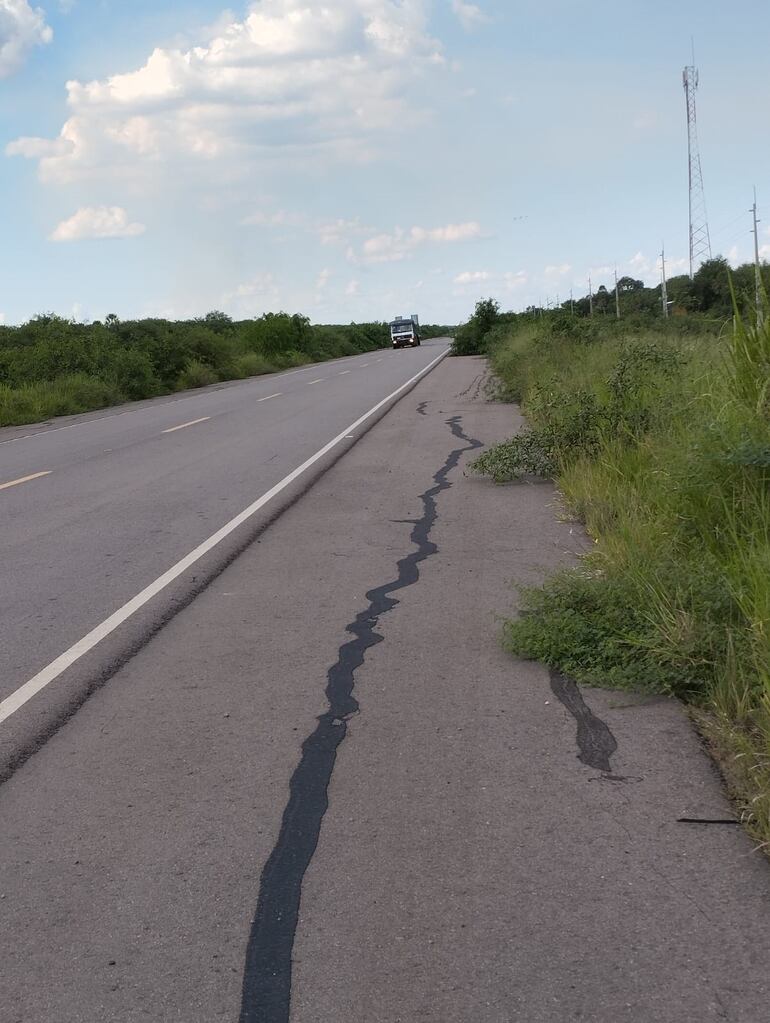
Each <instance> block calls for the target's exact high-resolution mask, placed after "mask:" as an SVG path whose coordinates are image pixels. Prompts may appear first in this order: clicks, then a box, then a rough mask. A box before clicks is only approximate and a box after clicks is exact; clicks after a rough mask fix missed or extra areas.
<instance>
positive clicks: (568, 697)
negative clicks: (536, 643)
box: [551, 668, 618, 774]
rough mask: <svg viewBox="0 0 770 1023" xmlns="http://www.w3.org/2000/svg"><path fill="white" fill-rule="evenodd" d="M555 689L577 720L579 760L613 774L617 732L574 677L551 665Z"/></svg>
mask: <svg viewBox="0 0 770 1023" xmlns="http://www.w3.org/2000/svg"><path fill="white" fill-rule="evenodd" d="M551 690H552V691H553V694H554V696H555V697H556V698H557V699H558V700H560V701H561V703H563V704H564V706H565V707H566V708H567V710H568V711H569V712H570V714H571V715H572V716H573V718H574V719H575V721H576V722H577V744H578V749H579V750H580V752H579V753H578V760H580V761H581V763H583V764H586V765H587V766H588V767H593V768H595V770H597V771H603V772H604V773H605V774H610V772H611V767H610V757H611V756H612V754H613V753H614V752H615V751H616V750H617V748H618V744H617V741H616V739H615V736H614V735H613V734H612V732H611V731H610V729H609V726H608V725H607V724H605V722H604V721H602V720H601V718H598V717H597V716H596V715H595V714H594V712H593V711H592V710H591V708H590V707H589V706H588V704H587V703H586V702H585V700H584V699H583V694H582V693H581V692H580V690H579V689H578V687H577V685H576V684H575V683H574V682H573V681H572V679H569V678H566V677H565V676H564V675H562V674H561V672H558V671H556V670H555V669H553V668H552V669H551Z"/></svg>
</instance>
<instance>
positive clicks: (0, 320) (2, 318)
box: [0, 313, 5, 323]
mask: <svg viewBox="0 0 770 1023" xmlns="http://www.w3.org/2000/svg"><path fill="white" fill-rule="evenodd" d="M0 323H5V313H0Z"/></svg>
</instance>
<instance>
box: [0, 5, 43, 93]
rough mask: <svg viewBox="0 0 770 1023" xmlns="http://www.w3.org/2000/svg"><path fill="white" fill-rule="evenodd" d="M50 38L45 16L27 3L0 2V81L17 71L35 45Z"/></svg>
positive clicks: (41, 44) (41, 43) (39, 44)
mask: <svg viewBox="0 0 770 1023" xmlns="http://www.w3.org/2000/svg"><path fill="white" fill-rule="evenodd" d="M52 39H53V30H52V29H51V27H50V26H49V25H46V23H45V14H44V13H43V11H41V10H40V8H38V7H35V8H33V7H30V5H29V3H28V2H27V0H0V78H7V77H8V76H9V75H12V74H13V73H14V72H15V71H18V70H19V68H20V67H21V66H22V64H23V63H24V61H25V60H26V58H27V55H28V53H29V51H30V50H31V49H32V48H33V47H35V46H44V45H45V44H46V43H50V42H51V40H52Z"/></svg>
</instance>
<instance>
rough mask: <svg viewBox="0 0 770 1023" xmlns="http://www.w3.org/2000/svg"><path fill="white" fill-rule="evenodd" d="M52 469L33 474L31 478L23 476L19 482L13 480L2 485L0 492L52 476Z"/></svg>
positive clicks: (0, 485) (0, 484)
mask: <svg viewBox="0 0 770 1023" xmlns="http://www.w3.org/2000/svg"><path fill="white" fill-rule="evenodd" d="M52 471H53V470H52V469H48V470H47V471H46V472H33V473H32V475H31V476H22V477H21V479H19V480H11V482H10V483H0V490H10V489H11V487H18V486H19V484H20V483H31V482H32V480H39V479H42V477H43V476H50V475H51V473H52Z"/></svg>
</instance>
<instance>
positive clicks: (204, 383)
mask: <svg viewBox="0 0 770 1023" xmlns="http://www.w3.org/2000/svg"><path fill="white" fill-rule="evenodd" d="M218 381H219V377H218V376H217V374H216V373H215V372H214V370H213V369H211V367H210V366H206V365H205V364H204V363H202V362H199V361H198V360H197V359H190V361H189V362H188V363H187V365H186V366H185V368H184V369H183V370H182V372H181V373H180V374H179V378H178V380H177V390H178V391H187V390H190V389H191V388H193V387H208V386H209V384H216V383H217V382H218Z"/></svg>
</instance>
